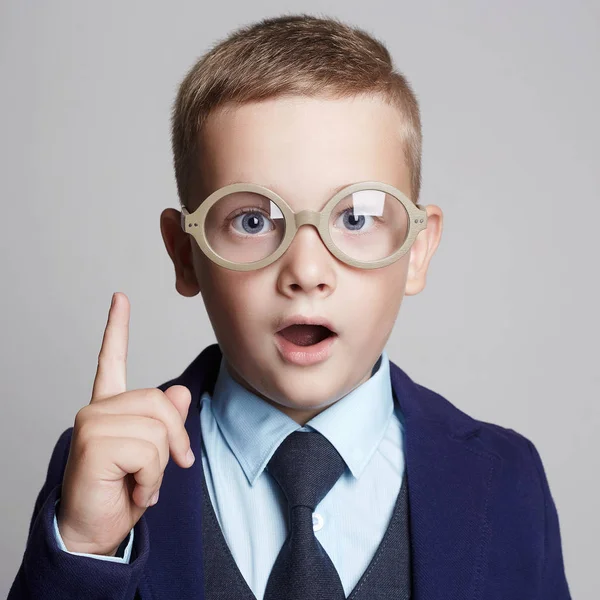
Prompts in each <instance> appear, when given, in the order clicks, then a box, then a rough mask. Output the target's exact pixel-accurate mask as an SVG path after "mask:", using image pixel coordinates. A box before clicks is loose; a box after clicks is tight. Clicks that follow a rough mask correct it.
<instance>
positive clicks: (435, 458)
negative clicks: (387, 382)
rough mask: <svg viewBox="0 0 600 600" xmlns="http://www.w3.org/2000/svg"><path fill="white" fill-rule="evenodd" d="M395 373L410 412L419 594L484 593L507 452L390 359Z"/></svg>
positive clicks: (458, 599)
mask: <svg viewBox="0 0 600 600" xmlns="http://www.w3.org/2000/svg"><path fill="white" fill-rule="evenodd" d="M390 374H391V379H392V387H393V389H394V393H395V395H396V398H397V399H398V402H399V403H400V407H401V409H402V413H403V414H404V417H405V452H406V455H405V464H406V469H407V478H408V495H409V509H410V529H411V531H410V536H411V550H412V574H413V597H414V598H415V600H425V599H426V598H436V600H464V599H465V598H469V600H478V599H479V598H481V594H482V584H483V580H484V577H485V569H484V567H485V564H486V559H487V553H488V550H489V542H490V528H489V522H488V507H489V506H490V504H491V503H492V501H493V498H494V493H495V486H496V484H497V482H498V477H497V474H498V472H499V467H500V462H501V460H502V459H501V458H500V457H499V456H498V455H496V454H492V453H490V452H487V451H486V450H485V448H484V447H482V445H481V443H480V441H479V440H478V433H479V428H480V425H479V424H478V422H477V421H476V420H474V419H472V418H471V417H469V416H468V415H466V414H464V413H463V412H461V411H460V410H458V409H457V408H456V407H454V406H453V405H452V404H451V403H450V402H448V401H447V400H446V399H445V398H443V397H442V396H440V395H439V394H436V393H435V392H432V391H431V390H428V389H427V388H424V387H422V386H420V385H418V384H415V383H414V382H413V381H412V380H411V379H410V378H409V377H408V375H406V373H404V371H402V369H400V368H399V367H398V366H397V365H395V364H394V363H392V362H391V361H390Z"/></svg>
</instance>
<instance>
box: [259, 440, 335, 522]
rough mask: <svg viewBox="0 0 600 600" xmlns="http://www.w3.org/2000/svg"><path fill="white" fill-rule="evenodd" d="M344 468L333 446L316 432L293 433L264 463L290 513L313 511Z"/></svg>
mask: <svg viewBox="0 0 600 600" xmlns="http://www.w3.org/2000/svg"><path fill="white" fill-rule="evenodd" d="M345 468H346V463H345V462H344V459H343V458H342V457H341V456H340V454H339V452H338V451H337V450H336V449H335V446H334V445H333V444H332V443H331V442H330V441H329V440H328V439H327V438H326V437H325V436H324V435H322V434H321V433H319V432H318V431H294V432H293V433H291V434H290V435H288V436H287V437H286V438H285V440H283V442H281V444H280V445H279V448H277V450H276V451H275V453H274V454H273V456H272V457H271V460H269V463H268V470H269V473H270V474H271V475H272V476H273V478H274V479H275V481H277V483H278V484H279V486H280V487H281V489H282V490H283V492H284V494H285V496H286V498H287V501H288V508H289V509H290V510H291V509H292V508H293V507H294V506H298V505H302V506H309V507H310V508H311V510H312V511H314V509H315V507H316V506H317V504H319V502H321V500H322V499H323V498H324V497H325V496H326V495H327V493H328V492H329V490H330V489H331V488H332V487H333V485H334V484H335V482H336V481H337V480H338V479H339V478H340V476H341V475H342V473H343V472H344V469H345Z"/></svg>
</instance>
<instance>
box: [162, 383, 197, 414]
mask: <svg viewBox="0 0 600 600" xmlns="http://www.w3.org/2000/svg"><path fill="white" fill-rule="evenodd" d="M165 396H166V397H167V398H168V399H169V400H170V401H171V402H172V404H173V406H175V408H176V409H177V411H178V412H179V414H180V415H181V418H182V419H183V422H184V423H185V420H186V419H187V415H188V411H189V408H190V403H191V401H192V393H191V392H190V390H189V389H188V388H186V387H185V386H184V385H172V386H171V387H170V388H168V389H167V390H166V391H165Z"/></svg>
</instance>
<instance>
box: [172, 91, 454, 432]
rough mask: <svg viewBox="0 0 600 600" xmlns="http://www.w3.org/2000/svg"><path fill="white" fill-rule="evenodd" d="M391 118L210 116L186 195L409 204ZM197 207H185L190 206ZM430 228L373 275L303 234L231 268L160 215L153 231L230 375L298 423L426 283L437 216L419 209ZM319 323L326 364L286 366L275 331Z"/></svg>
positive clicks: (267, 109)
mask: <svg viewBox="0 0 600 600" xmlns="http://www.w3.org/2000/svg"><path fill="white" fill-rule="evenodd" d="M400 127H401V121H400V115H399V113H398V112H397V109H395V108H394V107H391V106H388V105H387V104H385V103H384V102H383V101H382V100H380V99H378V98H368V97H365V96H355V97H352V98H346V99H341V100H330V99H317V98H304V97H296V96H294V97H287V98H276V99H272V100H268V101H265V102H262V103H252V104H245V105H242V106H240V107H237V108H235V109H230V111H229V112H227V111H217V112H215V113H213V114H211V115H210V117H209V118H208V120H207V122H206V126H205V129H204V132H203V133H202V137H201V143H202V150H203V152H202V154H203V156H204V157H205V158H204V159H203V160H202V163H201V164H199V165H198V176H199V181H201V182H202V183H201V185H200V184H194V187H195V193H197V194H200V196H199V198H205V197H207V196H208V195H209V194H210V193H212V192H213V191H215V190H216V189H218V188H220V187H222V186H225V185H228V184H230V183H236V182H244V183H258V184H261V185H264V186H266V187H268V188H270V189H271V190H273V191H274V192H276V193H277V194H279V195H280V196H282V197H283V198H284V200H285V201H286V202H287V203H288V204H289V205H290V206H291V208H292V209H293V210H294V211H296V212H297V211H299V210H301V209H311V210H320V209H321V208H323V206H324V205H325V203H326V202H327V201H328V200H329V199H330V198H331V197H332V196H333V195H334V193H335V192H336V191H337V190H339V189H341V188H342V187H345V186H347V185H349V184H351V183H355V182H359V181H367V180H370V181H372V180H375V181H380V182H384V183H389V184H391V185H393V186H395V187H397V188H398V189H400V190H401V191H402V192H403V193H404V194H406V195H407V196H409V197H410V173H409V171H408V169H407V167H406V165H405V163H404V158H403V157H404V154H403V148H402V145H401V139H400V136H399V134H398V133H397V132H398V130H399V128H400ZM197 204H198V202H196V203H195V204H194V206H193V207H192V210H193V209H194V208H195V207H196V206H197ZM427 213H428V227H427V229H426V230H424V231H422V232H421V233H420V234H419V236H418V238H417V240H416V241H415V242H414V244H413V246H412V248H411V251H410V252H408V253H407V254H405V255H404V256H403V257H402V258H401V259H399V260H397V261H396V262H395V263H392V264H391V265H388V266H386V267H382V268H379V269H359V268H356V267H351V266H349V265H347V264H344V263H342V262H341V261H339V260H337V259H336V258H335V257H334V256H333V255H332V254H330V252H329V251H328V250H327V248H326V247H325V245H324V244H323V242H322V241H321V239H320V237H319V235H318V233H317V231H316V229H315V228H313V227H312V226H304V227H302V228H300V230H299V231H298V232H297V235H296V238H295V239H294V241H293V242H292V244H291V246H290V247H289V248H288V250H287V252H286V253H285V254H283V255H282V256H281V257H280V258H279V259H278V260H276V261H275V262H274V263H272V264H270V265H268V266H267V267H264V268H262V269H259V270H256V271H247V272H244V271H233V270H229V269H226V268H223V267H220V266H218V265H216V264H214V263H213V262H212V261H210V260H209V259H208V258H207V257H206V256H204V254H203V253H202V251H201V250H200V249H199V248H198V246H197V244H196V242H195V240H194V239H193V238H192V237H191V236H190V235H188V234H186V233H185V232H183V231H182V230H181V229H180V226H179V214H180V213H179V212H178V211H175V210H174V209H167V210H166V211H165V212H164V213H163V217H162V224H161V228H162V231H163V237H164V238H165V244H166V245H167V249H168V251H169V254H170V256H171V258H172V259H173V261H174V263H175V268H176V275H177V289H178V291H179V292H180V293H181V294H183V295H185V296H193V295H195V294H197V293H198V292H200V293H201V294H202V297H203V299H204V303H205V306H206V310H207V313H208V315H209V318H210V321H211V324H212V326H213V328H214V331H215V335H216V338H217V341H218V342H219V345H220V347H221V349H222V350H223V353H224V355H225V358H226V360H227V363H228V365H229V368H230V372H231V375H232V376H233V377H234V379H236V380H237V381H238V382H239V383H241V384H242V385H243V386H244V387H246V388H247V389H249V390H251V391H252V392H254V393H255V394H257V395H259V396H261V397H262V398H263V399H265V400H266V401H268V402H270V403H271V404H273V405H274V406H276V407H278V408H279V409H280V410H282V411H284V412H285V413H286V414H288V415H289V416H290V417H292V418H293V419H295V420H296V421H297V422H299V423H306V421H308V420H309V419H310V418H312V416H314V415H315V414H318V413H319V412H321V411H322V410H324V409H325V408H327V407H328V406H329V405H331V404H332V403H334V402H336V401H337V400H339V399H340V398H342V397H343V396H345V395H346V394H348V393H349V392H351V391H352V390H353V389H354V388H356V387H357V386H359V385H360V384H362V383H363V382H365V381H366V380H367V379H369V377H370V374H371V370H372V368H373V366H374V364H375V362H376V361H377V359H378V357H379V355H380V354H381V352H382V350H383V348H384V346H385V344H386V342H387V340H388V338H389V336H390V333H391V332H392V327H393V325H394V322H395V320H396V317H397V315H398V311H399V309H400V305H401V303H402V299H403V297H404V295H405V294H408V295H412V294H416V293H418V292H419V291H421V289H423V287H424V285H425V275H426V271H427V267H428V264H429V259H430V258H431V256H432V255H433V253H434V252H435V249H436V247H437V244H438V243H439V239H440V236H441V224H442V213H441V211H440V209H439V208H438V207H436V206H433V205H430V206H428V207H427ZM190 246H191V250H192V252H191V253H190ZM298 314H299V315H304V316H309V317H313V316H320V317H325V318H326V319H328V320H329V321H330V322H331V323H332V324H333V328H334V329H335V330H336V331H337V333H338V335H337V338H336V339H335V341H334V343H333V346H332V348H331V353H330V355H329V357H328V358H327V359H326V360H324V361H322V362H320V363H317V364H313V365H310V366H299V365H297V364H291V363H289V362H286V360H284V357H283V356H282V354H281V353H280V351H279V350H278V346H277V344H276V339H275V332H276V330H277V329H278V325H279V323H280V321H281V320H282V319H283V318H286V317H289V316H292V315H298Z"/></svg>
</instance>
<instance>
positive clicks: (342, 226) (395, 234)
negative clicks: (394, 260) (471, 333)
mask: <svg viewBox="0 0 600 600" xmlns="http://www.w3.org/2000/svg"><path fill="white" fill-rule="evenodd" d="M408 228H409V216H408V213H407V212H406V209H405V208H404V204H402V202H400V200H398V199H397V198H395V197H394V196H391V195H390V194H386V193H385V192H382V191H380V190H360V191H358V192H354V193H353V194H349V195H348V196H345V197H344V198H341V199H340V201H339V202H338V203H336V205H335V206H334V207H333V210H332V211H331V216H330V218H329V234H330V235H331V239H332V241H333V243H334V244H335V245H336V246H337V247H338V248H339V249H340V250H341V251H342V252H343V253H344V254H347V255H348V256H350V257H351V258H353V259H355V260H359V261H362V262H372V261H377V260H381V259H384V258H387V257H388V256H391V255H392V254H394V252H396V250H398V249H399V248H400V247H401V246H402V244H404V241H405V240H406V236H407V235H408Z"/></svg>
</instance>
